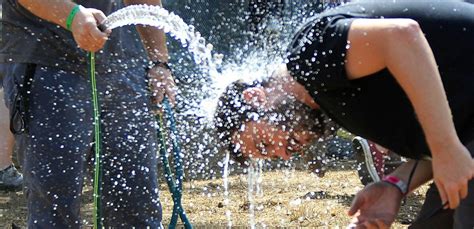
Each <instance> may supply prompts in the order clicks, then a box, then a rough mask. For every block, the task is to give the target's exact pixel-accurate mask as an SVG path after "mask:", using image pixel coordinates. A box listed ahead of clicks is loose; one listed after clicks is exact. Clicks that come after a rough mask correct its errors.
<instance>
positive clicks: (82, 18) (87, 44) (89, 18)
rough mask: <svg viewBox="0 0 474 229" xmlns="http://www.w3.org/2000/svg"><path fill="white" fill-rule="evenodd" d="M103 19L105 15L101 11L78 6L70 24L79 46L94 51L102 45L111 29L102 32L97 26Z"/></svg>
mask: <svg viewBox="0 0 474 229" xmlns="http://www.w3.org/2000/svg"><path fill="white" fill-rule="evenodd" d="M105 19H106V16H105V14H104V13H103V12H102V11H100V10H97V9H92V8H84V7H82V6H80V8H79V12H77V14H76V16H75V17H74V20H73V21H72V24H71V32H72V35H73V37H74V40H75V41H76V43H77V45H78V46H79V48H82V49H84V50H86V51H89V52H96V51H98V50H100V49H101V48H102V47H104V44H105V42H106V41H107V38H108V36H109V34H110V32H111V31H110V30H106V31H104V32H102V31H100V30H99V29H98V26H99V25H100V24H101V23H102V22H103V21H104V20H105Z"/></svg>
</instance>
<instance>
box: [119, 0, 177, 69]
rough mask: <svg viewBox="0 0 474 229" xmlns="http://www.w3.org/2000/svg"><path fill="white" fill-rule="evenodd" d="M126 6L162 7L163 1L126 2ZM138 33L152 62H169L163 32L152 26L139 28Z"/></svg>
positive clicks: (140, 0)
mask: <svg viewBox="0 0 474 229" xmlns="http://www.w3.org/2000/svg"><path fill="white" fill-rule="evenodd" d="M124 2H125V4H127V5H134V4H147V5H156V6H161V0H125V1H124ZM137 30H138V33H139V34H140V37H141V39H142V42H143V45H144V47H145V49H146V50H147V53H148V58H149V59H150V60H151V61H160V62H168V59H169V56H168V48H167V47H166V36H165V33H164V32H163V30H161V29H157V28H155V27H150V26H137Z"/></svg>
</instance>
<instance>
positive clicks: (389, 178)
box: [382, 175, 408, 195]
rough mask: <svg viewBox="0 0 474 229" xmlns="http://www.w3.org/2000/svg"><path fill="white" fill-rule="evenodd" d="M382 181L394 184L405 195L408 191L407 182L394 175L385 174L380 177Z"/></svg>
mask: <svg viewBox="0 0 474 229" xmlns="http://www.w3.org/2000/svg"><path fill="white" fill-rule="evenodd" d="M382 181H383V182H385V183H389V184H391V185H393V186H395V187H396V188H398V190H400V192H401V193H402V195H406V194H407V193H408V187H407V184H406V183H405V182H403V181H402V180H400V179H399V178H398V177H396V176H390V175H389V176H386V177H384V178H383V179H382Z"/></svg>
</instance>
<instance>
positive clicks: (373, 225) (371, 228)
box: [363, 219, 388, 229]
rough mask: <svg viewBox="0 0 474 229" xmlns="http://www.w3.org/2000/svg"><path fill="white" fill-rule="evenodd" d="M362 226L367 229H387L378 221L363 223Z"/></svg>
mask: <svg viewBox="0 0 474 229" xmlns="http://www.w3.org/2000/svg"><path fill="white" fill-rule="evenodd" d="M363 226H364V227H363V228H367V229H388V226H387V225H386V224H385V223H384V222H383V221H382V220H380V219H376V220H371V221H365V222H364V224H363Z"/></svg>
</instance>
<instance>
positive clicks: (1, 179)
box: [0, 164, 23, 191]
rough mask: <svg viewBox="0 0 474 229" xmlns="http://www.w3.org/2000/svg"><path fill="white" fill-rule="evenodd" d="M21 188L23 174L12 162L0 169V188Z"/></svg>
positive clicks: (18, 189) (17, 189)
mask: <svg viewBox="0 0 474 229" xmlns="http://www.w3.org/2000/svg"><path fill="white" fill-rule="evenodd" d="M22 188H23V175H22V174H21V173H20V172H18V170H17V169H16V168H15V166H14V165H13V164H12V165H10V166H8V167H7V168H6V169H4V170H2V171H0V190H4V191H20V190H21V189H22Z"/></svg>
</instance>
